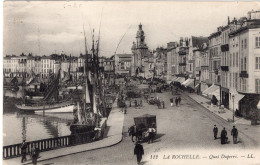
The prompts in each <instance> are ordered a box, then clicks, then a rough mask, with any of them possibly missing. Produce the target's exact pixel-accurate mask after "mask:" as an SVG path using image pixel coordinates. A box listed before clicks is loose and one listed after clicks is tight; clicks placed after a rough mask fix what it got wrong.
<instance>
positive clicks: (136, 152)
mask: <svg viewBox="0 0 260 165" xmlns="http://www.w3.org/2000/svg"><path fill="white" fill-rule="evenodd" d="M134 155H136V158H137V164H138V165H140V164H141V161H142V156H143V155H144V148H143V146H142V144H141V143H140V141H137V142H136V143H135V149H134Z"/></svg>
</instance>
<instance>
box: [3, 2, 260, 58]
mask: <svg viewBox="0 0 260 165" xmlns="http://www.w3.org/2000/svg"><path fill="white" fill-rule="evenodd" d="M258 6H259V3H255V2H250V3H248V2H243V3H241V2H219V3H217V2H171V1H165V2H154V1H149V2H138V1H135V2H130V1H126V2H118V1H117V2H111V1H110V2H104V1H103V2H99V1H94V2H82V1H80V2H75V1H74V2H73V1H45V2H44V1H35V2H33V1H28V2H25V1H23V2H20V1H14V2H12V1H7V2H4V33H5V35H4V54H20V53H21V52H25V50H27V51H28V52H31V51H33V52H32V53H35V54H47V53H49V52H53V51H54V50H56V51H58V52H62V51H64V49H66V51H67V52H68V53H69V52H73V53H75V54H77V53H78V54H79V52H80V51H82V49H84V35H83V24H84V26H85V30H86V35H87V43H88V45H89V46H90V45H91V38H92V36H91V31H92V29H93V28H94V29H95V37H96V38H97V34H98V29H99V23H100V19H101V13H102V10H103V17H102V22H101V23H102V26H101V48H100V49H101V50H103V52H104V53H103V52H102V51H101V53H103V54H102V55H111V52H114V51H115V49H116V47H117V45H118V42H119V40H120V39H121V37H122V36H123V34H124V33H125V32H126V30H127V29H128V27H129V26H130V25H132V26H131V28H130V29H129V30H128V31H127V33H126V35H125V37H124V39H123V40H122V42H121V43H120V45H119V48H118V51H117V53H122V51H124V52H131V45H132V42H133V41H135V35H136V31H137V30H138V24H139V23H140V22H142V24H143V29H144V32H145V35H146V42H147V45H148V46H149V48H151V49H154V48H156V47H157V46H162V45H163V46H166V43H167V42H171V41H177V40H179V37H182V36H183V37H188V36H191V35H195V36H196V35H197V36H208V35H209V34H210V33H213V32H215V31H216V28H217V27H218V26H223V25H225V24H226V22H227V17H228V16H230V17H231V18H233V17H241V16H245V15H246V13H247V11H249V10H252V9H254V10H257V9H259V7H258ZM90 27H91V28H90ZM34 43H37V44H34ZM39 45H40V46H39ZM72 49H73V50H72Z"/></svg>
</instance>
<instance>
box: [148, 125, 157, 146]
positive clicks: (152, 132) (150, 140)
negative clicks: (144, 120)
mask: <svg viewBox="0 0 260 165" xmlns="http://www.w3.org/2000/svg"><path fill="white" fill-rule="evenodd" d="M154 135H155V128H153V127H150V128H148V144H150V143H153V140H154Z"/></svg>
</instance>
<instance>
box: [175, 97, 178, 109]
mask: <svg viewBox="0 0 260 165" xmlns="http://www.w3.org/2000/svg"><path fill="white" fill-rule="evenodd" d="M175 104H176V107H178V97H176V98H175Z"/></svg>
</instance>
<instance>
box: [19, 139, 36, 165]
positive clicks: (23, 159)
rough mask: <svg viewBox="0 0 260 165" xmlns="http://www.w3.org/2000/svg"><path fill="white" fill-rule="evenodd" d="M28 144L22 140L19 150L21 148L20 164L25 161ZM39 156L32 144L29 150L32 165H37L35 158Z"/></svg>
mask: <svg viewBox="0 0 260 165" xmlns="http://www.w3.org/2000/svg"><path fill="white" fill-rule="evenodd" d="M27 147H28V144H27V143H26V142H25V140H23V142H22V144H21V146H20V148H21V153H22V160H21V163H23V162H24V161H26V160H27V159H26V150H27ZM38 156H39V150H38V148H37V147H36V145H35V144H33V146H32V149H31V157H32V163H33V165H35V164H37V158H38Z"/></svg>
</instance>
